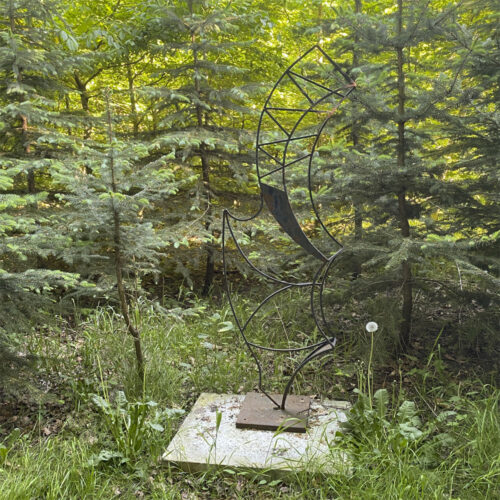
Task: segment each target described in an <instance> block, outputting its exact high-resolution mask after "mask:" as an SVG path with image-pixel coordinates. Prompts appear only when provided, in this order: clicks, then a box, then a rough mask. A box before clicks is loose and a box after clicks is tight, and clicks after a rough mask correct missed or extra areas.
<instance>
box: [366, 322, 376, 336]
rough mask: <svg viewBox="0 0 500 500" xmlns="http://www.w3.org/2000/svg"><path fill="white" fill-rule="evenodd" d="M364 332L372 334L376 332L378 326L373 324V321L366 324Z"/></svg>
mask: <svg viewBox="0 0 500 500" xmlns="http://www.w3.org/2000/svg"><path fill="white" fill-rule="evenodd" d="M365 328H366V331H367V332H369V333H373V332H376V331H377V330H378V325H377V323H375V321H370V322H368V323H366V326H365Z"/></svg>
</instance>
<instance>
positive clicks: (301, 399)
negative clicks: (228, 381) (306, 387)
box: [236, 392, 311, 432]
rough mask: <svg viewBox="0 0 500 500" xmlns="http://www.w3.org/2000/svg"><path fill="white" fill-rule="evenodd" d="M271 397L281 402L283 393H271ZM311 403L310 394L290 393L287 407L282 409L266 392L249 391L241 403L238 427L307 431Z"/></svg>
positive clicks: (262, 429) (237, 421)
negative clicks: (297, 394)
mask: <svg viewBox="0 0 500 500" xmlns="http://www.w3.org/2000/svg"><path fill="white" fill-rule="evenodd" d="M271 397H272V398H273V399H274V400H275V401H276V402H277V403H281V399H282V398H283V395H282V394H271ZM310 405H311V398H310V397H309V396H295V395H289V396H288V397H287V399H286V404H285V409H284V410H282V409H281V408H277V407H276V405H275V404H274V403H273V402H272V401H271V400H270V399H269V398H268V397H267V396H266V395H265V394H262V393H259V392H249V393H248V394H247V395H246V396H245V399H244V400H243V404H242V405H241V410H240V413H239V414H238V418H237V420H236V427H237V428H238V429H256V430H261V431H277V430H280V431H286V432H306V428H307V419H308V418H309V407H310Z"/></svg>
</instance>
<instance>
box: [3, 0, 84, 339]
mask: <svg viewBox="0 0 500 500" xmlns="http://www.w3.org/2000/svg"><path fill="white" fill-rule="evenodd" d="M0 23H1V25H2V30H1V32H0V104H1V105H0V145H1V153H0V200H1V201H0V238H1V246H0V265H1V271H0V308H1V319H0V331H1V332H6V331H9V330H10V331H14V332H17V333H18V332H20V331H21V330H22V326H23V324H27V323H29V319H30V318H31V317H33V316H34V314H35V313H36V312H37V310H38V309H40V308H41V307H42V305H43V306H47V305H50V304H51V303H52V302H51V300H49V297H47V293H49V292H54V291H58V292H59V293H60V292H61V291H63V290H65V289H67V288H68V287H71V286H73V285H75V284H76V280H77V277H76V275H74V274H72V273H69V272H63V271H61V270H60V269H61V266H60V261H59V260H58V259H59V258H60V257H61V254H62V253H63V252H64V249H65V247H66V243H67V240H66V239H65V238H64V237H62V236H61V235H60V233H58V232H57V231H56V230H55V229H54V228H55V227H57V220H58V219H57V214H55V213H54V212H53V211H52V210H51V204H52V203H53V202H54V200H55V199H56V197H57V189H56V188H55V187H54V185H53V184H52V182H51V176H52V170H53V168H54V166H55V165H57V164H58V162H59V161H60V159H61V158H64V157H66V156H67V155H68V154H70V152H71V149H72V144H71V140H68V139H67V138H66V137H65V134H64V133H63V131H64V130H65V129H66V128H67V127H70V126H71V124H72V120H71V119H70V117H68V116H66V115H65V114H64V113H61V112H60V111H59V110H58V107H57V100H58V98H60V96H61V95H63V94H64V88H62V87H61V85H60V82H59V79H58V77H59V76H60V75H61V74H63V73H64V71H65V67H66V65H65V63H66V60H65V54H64V51H62V50H61V49H60V46H59V45H58V43H57V42H58V39H60V37H61V36H62V35H61V34H62V33H63V30H62V28H61V27H60V26H59V25H58V14H57V11H56V6H55V5H54V4H53V3H51V2H38V1H32V0H22V1H15V0H8V1H7V2H3V3H2V5H1V6H0Z"/></svg>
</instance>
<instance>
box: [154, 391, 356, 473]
mask: <svg viewBox="0 0 500 500" xmlns="http://www.w3.org/2000/svg"><path fill="white" fill-rule="evenodd" d="M244 398H245V396H244V395H236V394H210V393H203V394H201V395H200V397H199V398H198V400H197V401H196V403H195V405H194V406H193V409H192V410H191V412H190V413H189V415H188V416H187V417H186V419H185V420H184V422H183V424H182V425H181V427H180V429H179V431H178V432H177V434H176V435H175V437H174V439H173V440H172V441H171V442H170V445H169V446H168V448H167V451H166V452H165V453H164V455H163V460H165V461H167V462H171V463H174V464H176V465H178V466H179V467H181V468H183V469H185V470H190V471H196V470H203V469H206V468H207V467H208V466H213V465H218V466H223V467H229V468H239V467H249V468H253V469H273V470H295V469H299V468H308V469H311V468H312V469H314V470H318V469H323V470H325V469H326V471H328V472H335V470H336V469H338V467H339V466H341V464H342V465H343V464H344V463H345V457H343V456H342V454H340V453H339V452H338V449H337V450H336V448H335V445H334V440H335V434H336V432H337V430H338V428H339V422H341V421H345V420H346V413H347V411H348V410H349V408H350V405H349V403H347V402H345V401H328V400H326V401H322V402H319V401H315V400H312V401H311V407H310V413H309V428H308V429H307V432H306V433H304V434H298V433H289V432H281V433H280V432H273V431H265V430H254V429H238V428H236V419H237V417H238V413H239V411H240V408H241V404H242V402H243V400H244ZM218 413H220V415H221V417H220V418H221V420H220V426H219V429H218V430H217V429H216V419H217V414H218Z"/></svg>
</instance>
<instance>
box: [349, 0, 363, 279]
mask: <svg viewBox="0 0 500 500" xmlns="http://www.w3.org/2000/svg"><path fill="white" fill-rule="evenodd" d="M361 8H362V4H361V0H354V11H355V12H356V14H359V13H360V12H361ZM358 42H359V37H358V34H357V33H356V32H354V47H353V49H352V67H353V68H356V67H357V66H358V65H359V54H358V50H357V44H358ZM351 140H352V147H353V149H355V150H358V148H359V126H358V124H357V123H356V121H354V122H353V124H352V128H351ZM353 206H354V240H355V241H360V240H361V239H362V238H363V208H362V202H361V201H360V200H357V199H354V200H353ZM354 268H355V270H354V276H353V277H354V278H357V277H358V276H359V275H360V274H361V261H360V259H358V258H355V260H354Z"/></svg>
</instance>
